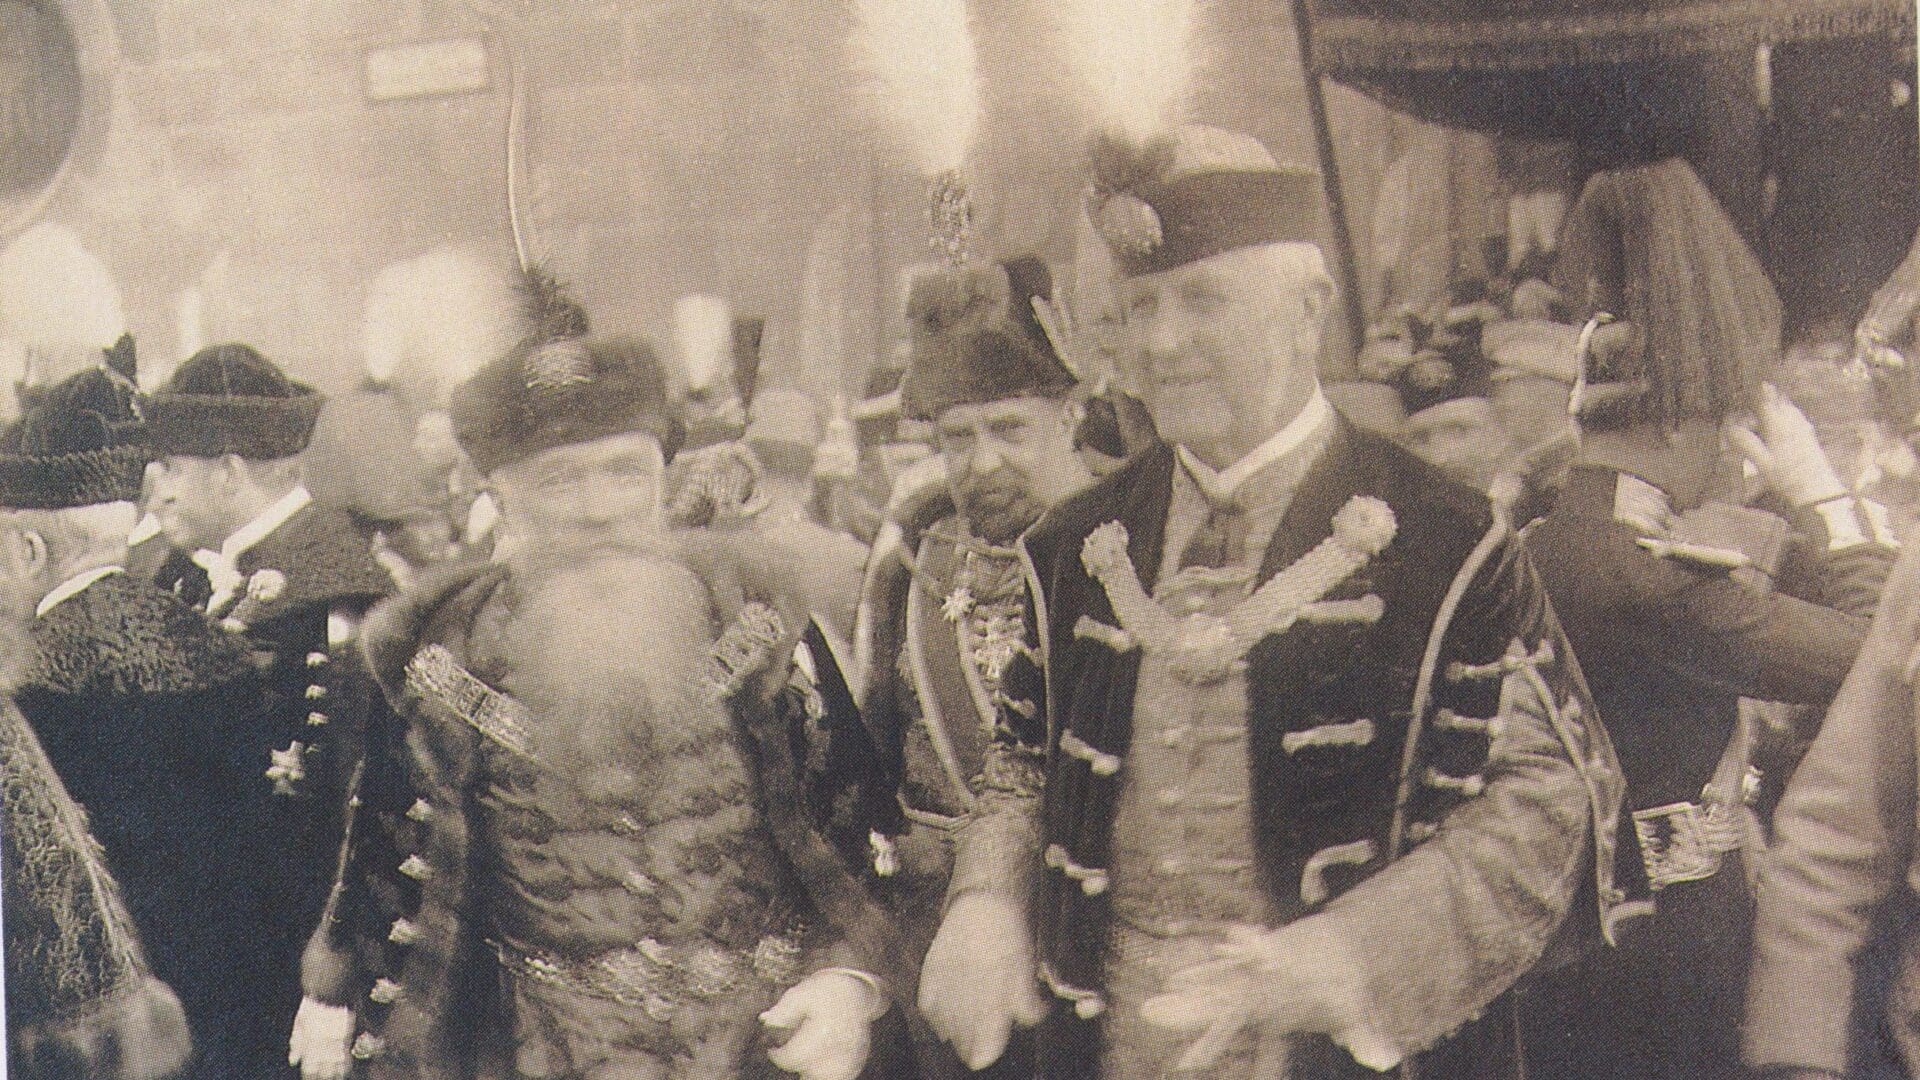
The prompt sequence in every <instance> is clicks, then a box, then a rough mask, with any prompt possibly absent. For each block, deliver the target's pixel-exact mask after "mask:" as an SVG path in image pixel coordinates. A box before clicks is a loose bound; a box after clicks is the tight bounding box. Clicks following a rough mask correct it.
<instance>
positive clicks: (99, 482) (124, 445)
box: [0, 367, 148, 510]
mask: <svg viewBox="0 0 1920 1080" xmlns="http://www.w3.org/2000/svg"><path fill="white" fill-rule="evenodd" d="M143 427H144V425H143V423H142V420H141V412H140V392H139V390H138V388H136V387H135V386H134V384H133V381H132V380H131V379H129V378H127V377H126V376H124V375H122V374H120V373H119V372H118V371H115V370H113V369H111V368H106V367H99V368H91V369H88V370H86V371H82V372H78V373H76V374H74V375H72V376H69V377H68V378H67V379H65V380H64V381H62V382H60V383H58V384H56V385H54V386H52V387H50V388H48V389H47V390H45V391H43V392H42V393H41V394H39V395H37V397H36V400H35V401H34V403H33V405H32V406H31V407H30V408H29V409H28V410H27V412H26V414H25V415H23V416H22V417H21V418H20V419H19V420H18V421H17V422H15V423H14V425H13V426H12V427H10V428H8V429H7V430H6V431H5V432H4V433H0V506H4V507H8V508H10V509H15V510H65V509H69V508H71V507H76V506H93V505H95V504H98V503H111V502H134V501H136V500H138V499H139V498H140V481H141V478H142V476H143V475H144V474H145V472H146V467H147V460H148V453H147V447H146V440H145V437H144V432H143Z"/></svg>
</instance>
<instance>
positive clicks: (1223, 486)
mask: <svg viewBox="0 0 1920 1080" xmlns="http://www.w3.org/2000/svg"><path fill="white" fill-rule="evenodd" d="M1332 419H1333V405H1332V404H1331V403H1330V402H1328V401H1327V396H1326V395H1325V394H1323V393H1321V391H1320V388H1319V387H1318V386H1316V387H1314V388H1313V396H1312V397H1311V398H1308V399H1307V404H1306V407H1305V408H1303V409H1301V410H1300V413H1299V415H1297V416H1295V417H1294V418H1293V419H1292V420H1289V421H1287V425H1286V426H1285V427H1283V428H1281V429H1280V430H1279V431H1277V432H1274V434H1273V437H1272V438H1269V439H1268V440H1267V441H1266V442H1263V443H1261V444H1260V445H1259V446H1256V447H1254V448H1253V449H1252V450H1251V451H1249V452H1248V453H1247V454H1246V456H1245V457H1242V458H1241V459H1240V460H1239V461H1236V462H1234V463H1233V464H1231V465H1229V466H1227V467H1226V468H1224V469H1219V470H1215V469H1213V468H1212V467H1210V466H1208V465H1207V463H1206V462H1203V461H1201V460H1200V459H1199V458H1197V457H1194V456H1193V454H1192V453H1191V452H1190V451H1188V450H1187V448H1186V447H1184V446H1182V447H1179V448H1177V450H1176V452H1177V453H1178V454H1179V455H1180V464H1181V465H1182V466H1183V467H1184V468H1185V469H1186V470H1187V475H1188V476H1191V477H1193V482H1194V483H1196V484H1198V485H1200V490H1202V491H1204V492H1206V494H1207V496H1208V498H1210V499H1214V500H1221V499H1230V498H1232V497H1233V495H1234V493H1235V492H1237V491H1239V490H1240V485H1241V484H1244V483H1246V481H1247V477H1249V476H1252V475H1253V474H1254V473H1257V472H1259V471H1260V470H1261V469H1264V468H1266V467H1267V466H1269V465H1271V464H1273V463H1274V462H1276V461H1279V460H1280V459H1281V458H1283V457H1286V456H1287V455H1288V454H1291V453H1293V452H1294V451H1295V450H1297V449H1299V448H1300V447H1301V446H1303V445H1305V444H1306V442H1307V440H1308V439H1311V438H1313V436H1314V435H1316V434H1318V433H1319V431H1320V429H1321V428H1322V427H1324V426H1325V425H1326V424H1327V423H1328V422H1329V421H1331V420H1332Z"/></svg>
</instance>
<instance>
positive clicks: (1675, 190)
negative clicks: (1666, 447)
mask: <svg viewBox="0 0 1920 1080" xmlns="http://www.w3.org/2000/svg"><path fill="white" fill-rule="evenodd" d="M1554 277H1555V283H1554V284H1555V286H1556V287H1557V288H1558V289H1559V290H1560V292H1561V294H1562V295H1563V296H1566V297H1567V298H1568V300H1569V303H1570V304H1571V305H1572V306H1573V308H1574V309H1575V314H1576V316H1577V317H1578V318H1579V319H1581V320H1583V321H1584V320H1587V319H1589V318H1591V317H1594V316H1597V315H1602V314H1605V315H1610V316H1614V317H1617V318H1619V319H1621V320H1623V322H1624V324H1625V325H1624V326H1621V327H1617V328H1615V330H1617V331H1618V332H1617V333H1614V332H1603V333H1600V334H1595V335H1592V336H1593V345H1594V347H1593V348H1592V350H1591V351H1590V353H1589V355H1588V356H1587V357H1586V361H1585V364H1584V367H1583V369H1582V370H1580V371H1579V373H1578V374H1579V377H1580V382H1581V383H1582V384H1583V386H1585V387H1590V388H1592V389H1595V390H1597V389H1598V388H1599V387H1601V386H1607V387H1610V388H1611V389H1610V392H1609V393H1608V394H1606V395H1600V394H1597V393H1589V394H1583V395H1582V397H1583V398H1585V399H1587V400H1588V401H1589V402H1590V403H1597V402H1599V401H1601V400H1602V398H1603V397H1604V398H1605V399H1607V400H1609V401H1610V402H1611V404H1610V405H1609V406H1608V407H1607V408H1606V410H1605V413H1606V415H1605V416H1604V417H1603V416H1600V415H1598V414H1595V413H1589V414H1588V416H1587V421H1588V423H1589V424H1590V425H1591V424H1593V423H1605V424H1607V425H1609V426H1614V425H1627V424H1635V423H1642V422H1651V423H1658V424H1662V425H1673V424H1676V423H1678V422H1680V421H1682V420H1687V419H1712V420H1719V419H1724V418H1726V417H1729V416H1733V415H1736V414H1738V413H1741V412H1743V411H1745V410H1747V409H1750V408H1752V407H1753V406H1754V405H1755V404H1756V403H1757V402H1758V400H1759V392H1760V383H1761V380H1762V379H1764V378H1765V377H1766V375H1767V373H1768V372H1769V371H1770V370H1771V368H1772V366H1773V364H1774V362H1775V361H1776V360H1777V358H1778V357H1779V354H1780V326H1781V309H1780V299H1779V297H1778V295H1777V294H1776V293H1775V292H1774V289H1773V284H1772V282H1771V281H1770V280H1769V279H1768V278H1767V274H1766V271H1765V269H1763V268H1762V267H1761V265H1760V260H1759V259H1758V258H1757V257H1756V256H1755V255H1754V253H1753V250H1752V249H1751V248H1749V247H1748V246H1747V243H1746V241H1745V240H1744V239H1743V238H1742V237H1741V236H1740V233H1739V230H1738V229H1737V228H1736V227H1735V226H1734V223H1733V220H1732V218H1730V217H1729V216H1728V215H1727V212H1726V210H1725V209H1724V208H1722V207H1721V205H1720V203H1719V202H1718V201H1717V200H1716V199H1715V198H1714V197H1713V194H1712V192H1710V191H1708V190H1707V187H1706V185H1705V184H1704V183H1702V182H1701V180H1700V177H1699V176H1698V175H1697V174H1696V173H1695V172H1694V171H1693V167H1692V166H1691V165H1688V164H1687V163H1686V162H1685V161H1684V160H1682V159H1680V158H1667V159H1664V160H1661V161H1656V162H1652V163H1650V164H1644V165H1633V166H1627V167H1623V168H1618V169H1612V170H1608V171H1606V172H1602V173H1598V174H1596V175H1595V176H1594V177H1592V178H1591V179H1590V180H1588V181H1587V185H1586V188H1585V189H1584V190H1583V191H1582V192H1581V193H1580V198H1579V201H1578V202H1576V203H1575V204H1574V208H1573V210H1572V211H1571V212H1570V213H1569V214H1568V216H1567V221H1566V224H1565V226H1564V228H1563V230H1562V239H1561V245H1560V259H1559V261H1558V263H1557V264H1556V266H1555V271H1554Z"/></svg>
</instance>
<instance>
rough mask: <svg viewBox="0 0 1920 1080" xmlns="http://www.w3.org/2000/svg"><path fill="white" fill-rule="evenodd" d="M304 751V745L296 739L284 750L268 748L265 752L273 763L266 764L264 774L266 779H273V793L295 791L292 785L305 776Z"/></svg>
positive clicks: (293, 792) (291, 793) (279, 793)
mask: <svg viewBox="0 0 1920 1080" xmlns="http://www.w3.org/2000/svg"><path fill="white" fill-rule="evenodd" d="M306 753H307V748H306V746H305V745H304V744H302V743H301V742H300V741H299V740H297V739H296V740H294V741H293V742H292V743H290V744H288V746H287V748H286V749H285V750H270V751H268V752H267V757H268V758H270V759H271V760H272V762H273V764H271V765H269V766H267V773H266V776H267V779H269V780H271V781H273V793H274V794H275V795H293V794H296V793H297V789H296V788H295V787H294V785H295V784H298V783H299V782H300V781H302V780H304V779H306V776H307V766H306V762H305V760H304V759H305V757H306Z"/></svg>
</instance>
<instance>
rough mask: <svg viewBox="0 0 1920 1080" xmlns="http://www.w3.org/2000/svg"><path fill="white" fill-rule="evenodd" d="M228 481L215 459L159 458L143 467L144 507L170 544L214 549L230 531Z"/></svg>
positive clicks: (230, 506) (179, 546) (218, 461)
mask: <svg viewBox="0 0 1920 1080" xmlns="http://www.w3.org/2000/svg"><path fill="white" fill-rule="evenodd" d="M228 480H229V477H228V476H227V472H226V469H225V468H224V466H223V465H222V463H221V461H220V460H219V459H218V458H197V457H183V456H179V455H175V456H170V457H164V458H161V459H160V460H158V461H155V462H153V463H152V464H150V465H148V466H147V477H146V496H145V509H146V511H147V512H148V513H150V514H152V515H153V516H154V518H155V520H157V521H159V522H160V531H161V533H162V534H164V535H165V536H166V538H167V542H168V543H170V544H172V545H173V546H174V547H177V548H181V549H183V550H186V551H192V550H194V549H196V548H217V547H219V546H220V545H221V544H222V543H224V542H225V541H226V538H227V535H228V534H229V533H231V532H232V531H233V525H232V524H231V518H232V501H233V494H232V487H231V485H230V484H229V483H228Z"/></svg>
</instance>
